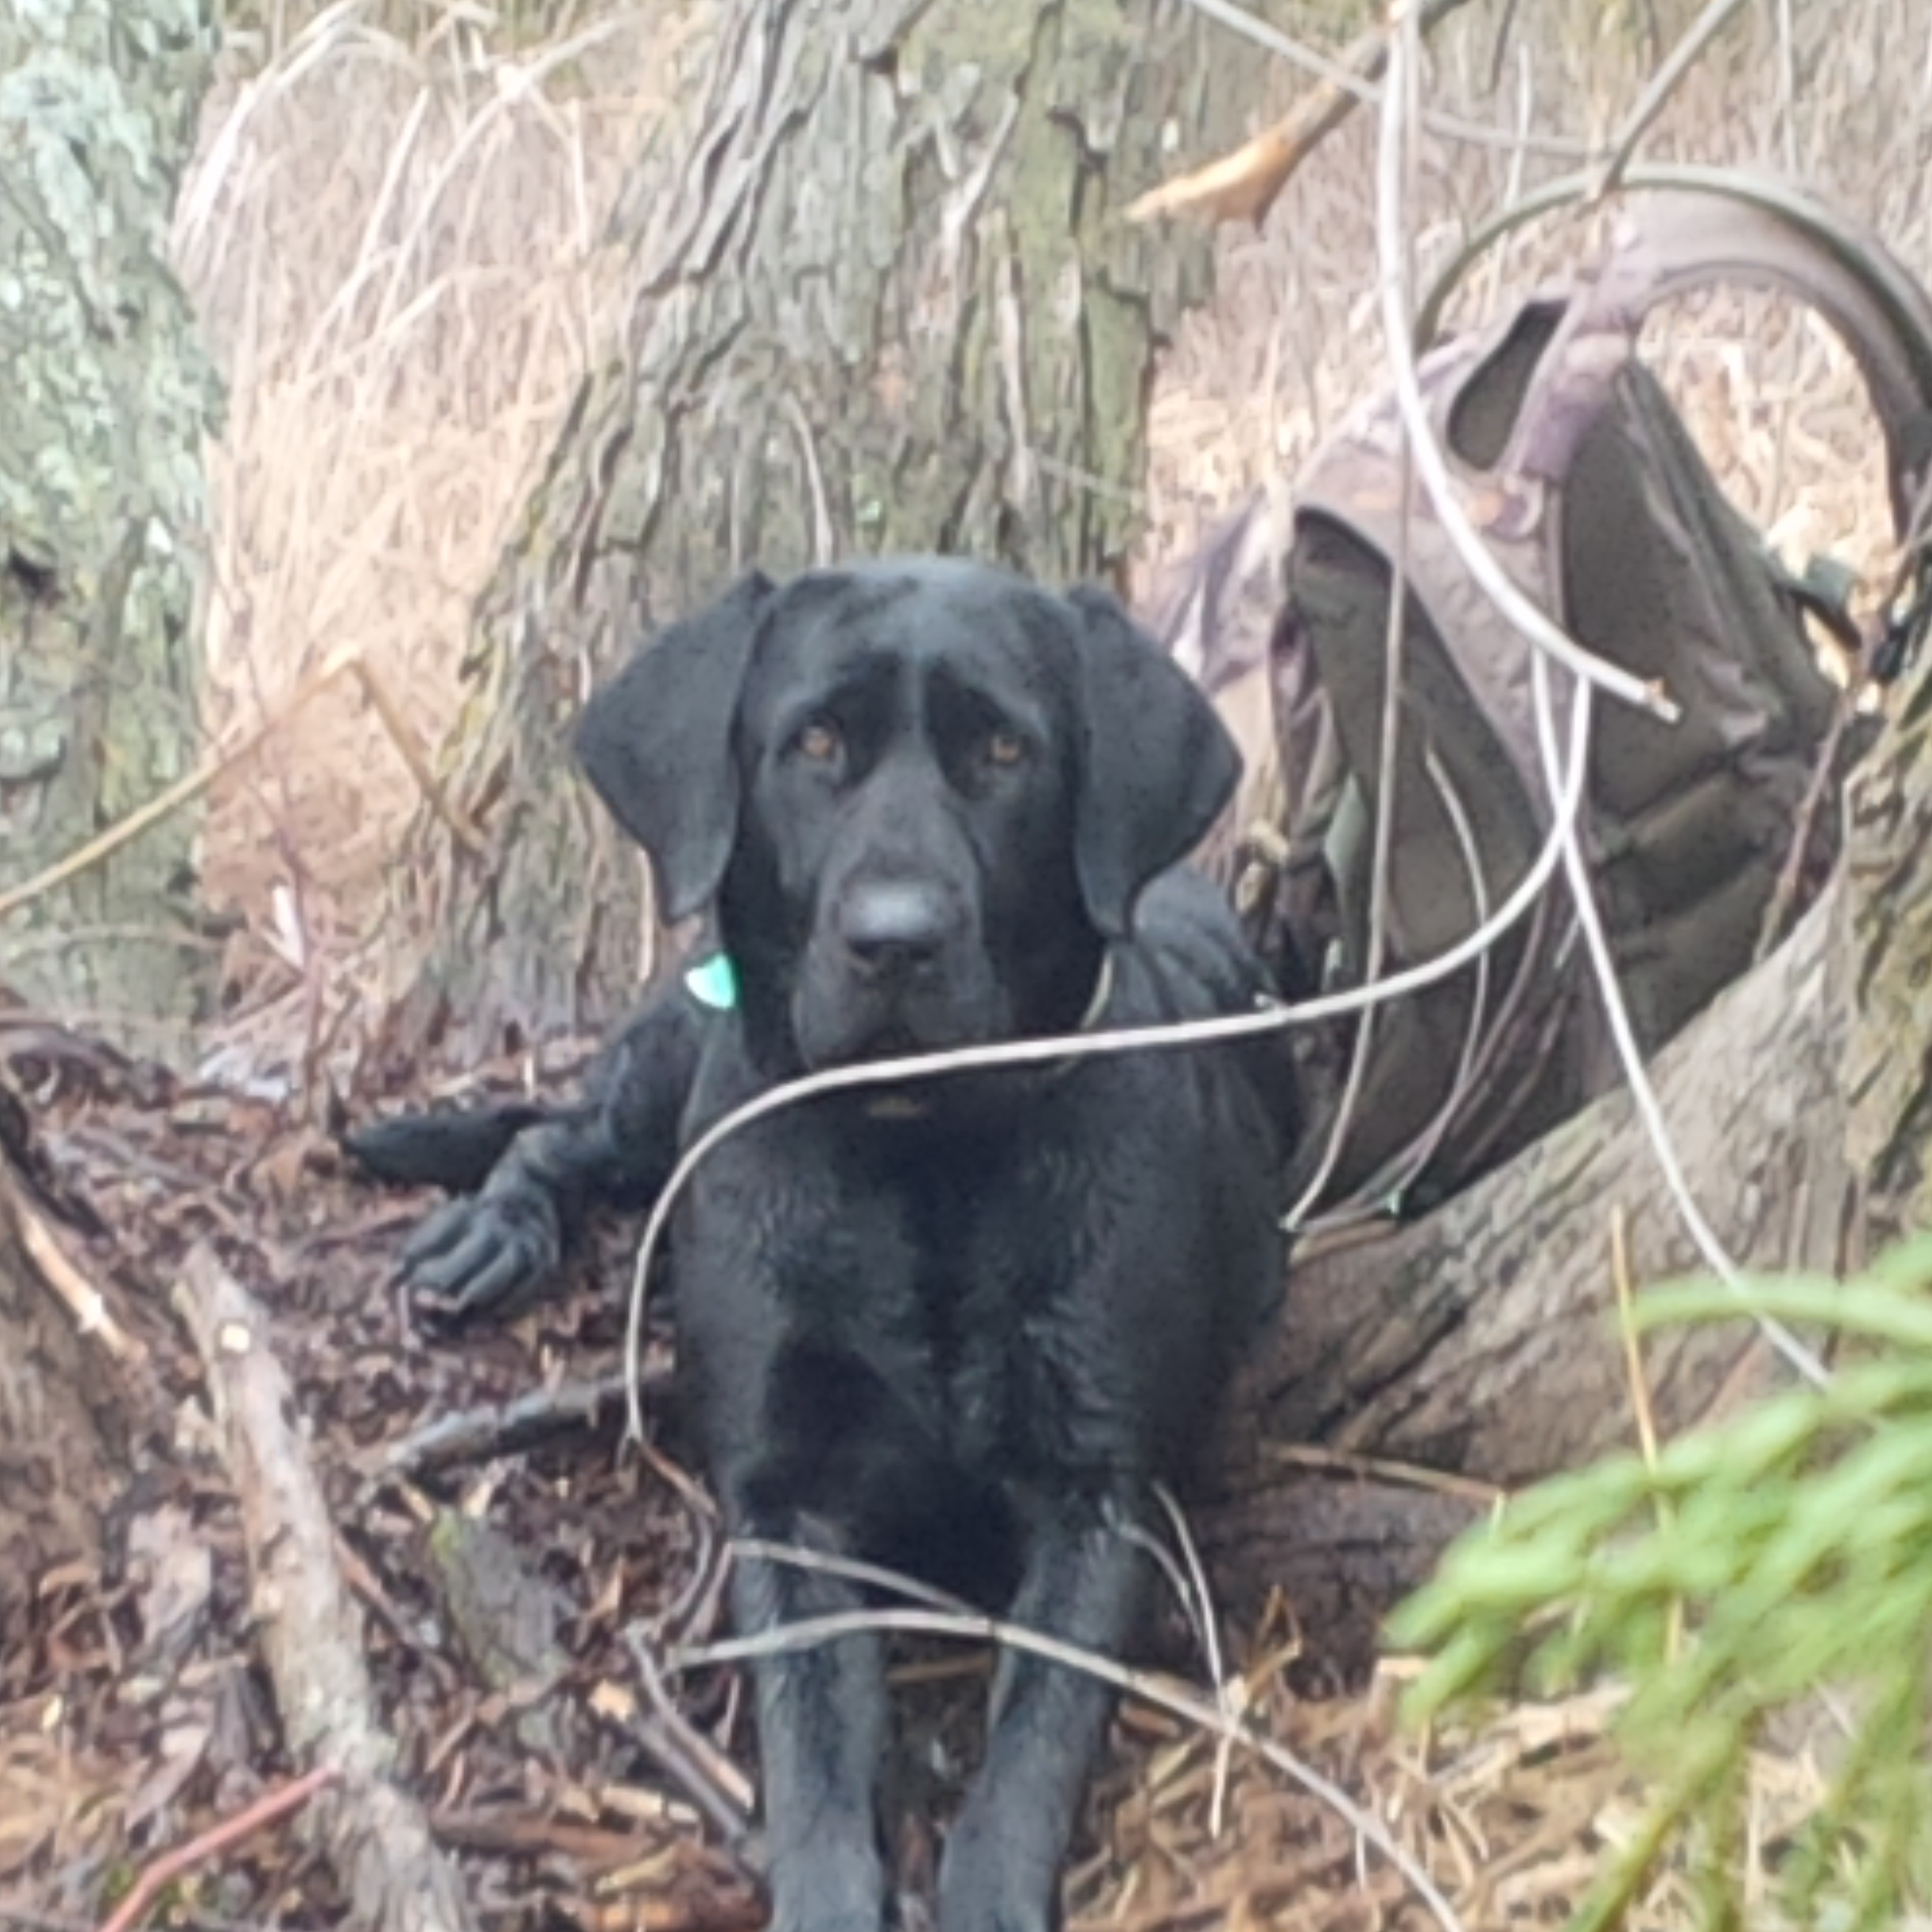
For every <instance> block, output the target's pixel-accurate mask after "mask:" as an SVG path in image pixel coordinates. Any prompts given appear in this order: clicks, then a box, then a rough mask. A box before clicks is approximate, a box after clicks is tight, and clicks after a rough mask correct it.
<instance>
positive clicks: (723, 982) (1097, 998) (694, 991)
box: [684, 952, 1114, 1033]
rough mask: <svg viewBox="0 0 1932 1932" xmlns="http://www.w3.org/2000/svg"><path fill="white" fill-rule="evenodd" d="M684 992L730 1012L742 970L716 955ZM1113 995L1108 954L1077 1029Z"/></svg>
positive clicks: (1093, 1023)
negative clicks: (739, 971) (739, 970)
mask: <svg viewBox="0 0 1932 1932" xmlns="http://www.w3.org/2000/svg"><path fill="white" fill-rule="evenodd" d="M684 990H685V991H686V992H687V993H688V994H690V995H691V998H693V999H695V1001H696V1002H698V1005H700V1006H709V1007H710V1009H711V1010H712V1011H713V1013H729V1012H730V1011H731V1010H732V1008H733V1007H735V1006H736V1005H737V1004H738V968H736V966H735V965H734V964H732V957H731V955H730V954H729V953H710V954H709V955H707V956H706V957H705V958H703V959H701V960H698V963H697V964H695V966H691V967H690V968H687V970H686V972H685V974H684ZM1113 996H1114V955H1113V953H1111V952H1107V953H1102V954H1101V956H1100V971H1099V973H1098V974H1097V975H1095V979H1094V989H1093V992H1092V993H1091V995H1090V996H1089V997H1088V1002H1087V1009H1086V1011H1085V1012H1084V1013H1082V1014H1081V1015H1080V1024H1079V1025H1078V1026H1077V1027H1076V1028H1075V1029H1074V1030H1075V1031H1076V1032H1080V1033H1091V1032H1092V1031H1093V1030H1094V1028H1095V1027H1097V1026H1098V1025H1099V1024H1100V1020H1101V1017H1102V1016H1103V1014H1104V1013H1106V1006H1107V1002H1108V1001H1109V1000H1110V999H1111V998H1113Z"/></svg>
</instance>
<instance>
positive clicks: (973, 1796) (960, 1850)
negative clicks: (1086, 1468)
mask: <svg viewBox="0 0 1932 1932" xmlns="http://www.w3.org/2000/svg"><path fill="white" fill-rule="evenodd" d="M1148 1580H1149V1578H1148V1559H1147V1557H1146V1556H1145V1555H1144V1552H1142V1551H1141V1550H1140V1548H1138V1547H1136V1545H1135V1544H1133V1543H1132V1542H1130V1541H1128V1539H1127V1538H1126V1537H1124V1536H1122V1535H1121V1533H1119V1532H1118V1530H1117V1529H1114V1528H1113V1527H1112V1526H1110V1523H1109V1522H1108V1521H1107V1520H1106V1516H1105V1515H1104V1514H1103V1511H1102V1510H1101V1509H1100V1508H1099V1507H1098V1506H1097V1505H1092V1504H1084V1505H1079V1506H1071V1507H1065V1508H1062V1509H1061V1510H1060V1511H1056V1512H1055V1513H1054V1515H1052V1516H1050V1518H1048V1519H1047V1521H1046V1522H1044V1523H1043V1524H1041V1525H1039V1526H1038V1527H1036V1528H1035V1531H1034V1533H1033V1536H1032V1541H1031V1546H1030V1549H1029V1553H1028V1559H1027V1566H1026V1570H1025V1573H1024V1576H1023V1577H1022V1578H1021V1581H1020V1589H1019V1592H1018V1593H1017V1596H1016V1597H1015V1598H1014V1600H1013V1610H1012V1619H1013V1622H1014V1623H1018V1624H1021V1625H1023V1626H1024V1627H1026V1628H1028V1629H1030V1630H1034V1631H1039V1633H1040V1634H1042V1635H1044V1636H1050V1637H1054V1638H1058V1639H1059V1640H1060V1641H1061V1642H1063V1643H1066V1644H1069V1645H1071V1646H1075V1647H1076V1648H1078V1649H1084V1650H1091V1651H1095V1652H1097V1653H1099V1654H1100V1655H1102V1656H1103V1657H1114V1658H1118V1657H1119V1656H1120V1654H1121V1652H1122V1650H1123V1649H1125V1647H1126V1646H1127V1645H1128V1644H1129V1642H1131V1641H1132V1639H1133V1636H1134V1634H1135V1633H1136V1630H1137V1629H1138V1627H1139V1625H1140V1618H1141V1616H1142V1613H1143V1611H1144V1607H1145V1604H1146V1600H1147V1594H1148ZM1113 1705H1114V1693H1113V1691H1112V1690H1111V1688H1110V1687H1109V1686H1108V1685H1106V1684H1105V1683H1102V1682H1101V1681H1100V1680H1099V1679H1097V1678H1095V1677H1091V1676H1087V1675H1085V1674H1084V1673H1083V1672H1077V1671H1073V1670H1069V1669H1067V1668H1065V1667H1064V1666H1062V1665H1061V1664H1050V1663H1048V1662H1047V1661H1046V1660H1045V1659H1044V1658H1042V1657H1036V1656H1034V1655H1032V1654H1031V1653H1023V1652H1019V1651H1008V1652H1006V1653H1005V1654H1004V1655H1003V1656H1002V1658H1001V1660H1000V1666H999V1671H998V1675H997V1676H996V1677H995V1679H994V1688H993V1699H992V1709H991V1713H990V1722H989V1725H988V1730H987V1752H986V1761H985V1762H984V1763H983V1765H981V1767H980V1769H979V1775H978V1776H977V1777H976V1778H975V1780H974V1782H973V1785H972V1790H971V1792H969V1793H968V1796H967V1799H966V1803H965V1804H964V1806H963V1807H961V1809H960V1814H959V1817H958V1818H957V1821H956V1822H955V1823H954V1825H953V1829H952V1831H951V1833H949V1836H948V1837H947V1840H946V1848H945V1856H944V1859H943V1860H942V1863H941V1866H940V1871H939V1925H940V1932H1049V1929H1050V1927H1052V1926H1055V1925H1057V1924H1058V1922H1059V1915H1060V1914H1059V1902H1060V1868H1061V1862H1062V1860H1063V1859H1065V1855H1066V1848H1067V1843H1068V1840H1069V1839H1070V1838H1071V1837H1072V1836H1073V1827H1074V1824H1075V1822H1076V1820H1077V1819H1078V1818H1079V1815H1080V1801H1081V1799H1082V1797H1083V1796H1084V1793H1085V1791H1086V1788H1087V1778H1088V1772H1089V1770H1090V1769H1091V1766H1092V1764H1093V1760H1094V1758H1095V1754H1096V1752H1097V1750H1098V1749H1099V1744H1100V1740H1101V1737H1102V1735H1103V1732H1105V1730H1106V1721H1107V1717H1108V1715H1109V1713H1110V1711H1111V1710H1112V1709H1113Z"/></svg>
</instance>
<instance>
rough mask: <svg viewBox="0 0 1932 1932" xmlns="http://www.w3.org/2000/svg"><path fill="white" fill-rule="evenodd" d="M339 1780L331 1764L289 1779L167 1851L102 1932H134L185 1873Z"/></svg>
mask: <svg viewBox="0 0 1932 1932" xmlns="http://www.w3.org/2000/svg"><path fill="white" fill-rule="evenodd" d="M334 1781H335V1767H334V1766H333V1765H316V1768H315V1769H313V1771H308V1772H305V1773H303V1774H302V1776H301V1777H298V1778H291V1779H290V1780H289V1781H288V1782H287V1783H286V1784H282V1785H280V1786H278V1787H277V1788H276V1789H275V1790H274V1791H271V1792H264V1794H263V1795H262V1796H260V1798H257V1799H256V1800H255V1802H254V1803H253V1804H252V1805H249V1806H248V1807H245V1809H244V1810H240V1811H238V1812H237V1813H236V1814H235V1815H234V1817H233V1818H224V1819H223V1820H222V1822H220V1823H219V1825H210V1826H209V1827H208V1829H207V1830H206V1831H204V1832H202V1833H200V1834H198V1835H197V1837H193V1838H191V1839H189V1841H188V1842H187V1844H184V1845H177V1846H176V1847H175V1848H174V1850H173V1851H172V1852H163V1854H162V1855H161V1856H160V1857H159V1858H158V1859H155V1861H154V1862H153V1863H152V1864H151V1865H149V1866H148V1867H147V1868H146V1869H145V1870H144V1871H143V1872H142V1874H141V1875H140V1878H137V1879H136V1880H135V1881H134V1886H133V1890H132V1891H130V1892H129V1893H128V1895H127V1896H126V1897H125V1898H124V1899H123V1900H122V1901H121V1903H120V1904H118V1906H116V1907H115V1908H114V1911H112V1912H111V1913H110V1915H108V1916H107V1918H106V1919H103V1920H102V1922H101V1928H100V1932H131V1929H132V1928H133V1926H137V1925H139V1924H140V1922H141V1920H142V1919H144V1918H145V1917H146V1916H147V1915H148V1908H149V1907H150V1906H152V1904H154V1902H155V1898H156V1896H158V1895H159V1893H160V1891H161V1889H162V1888H163V1886H164V1885H171V1884H173V1882H174V1881H175V1880H176V1879H177V1878H180V1877H181V1876H182V1874H183V1873H185V1872H190V1871H193V1870H194V1868H195V1867H196V1866H197V1865H205V1864H206V1863H208V1860H209V1859H212V1858H215V1857H218V1856H219V1855H220V1854H221V1853H223V1852H226V1851H227V1849H228V1848H230V1846H231V1845H238V1844H241V1841H242V1840H243V1839H245V1838H249V1837H253V1836H254V1834H255V1833H256V1832H258V1831H262V1830H264V1829H266V1828H267V1827H268V1826H269V1825H274V1824H278V1823H279V1822H281V1820H282V1819H283V1818H287V1817H289V1816H290V1815H291V1814H293V1813H294V1812H296V1811H298V1810H301V1807H303V1806H304V1805H305V1804H306V1803H308V1802H309V1799H311V1798H313V1796H314V1795H316V1792H319V1791H320V1790H321V1789H322V1788H323V1787H324V1785H325V1784H332V1783H333V1782H334Z"/></svg>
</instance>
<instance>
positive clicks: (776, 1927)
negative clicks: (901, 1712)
mask: <svg viewBox="0 0 1932 1932" xmlns="http://www.w3.org/2000/svg"><path fill="white" fill-rule="evenodd" d="M756 1533H758V1535H760V1536H761V1537H764V1538H766V1539H768V1540H769V1541H788V1542H792V1543H798V1542H802V1541H816V1539H811V1538H810V1537H809V1533H803V1534H802V1533H800V1531H799V1529H798V1528H797V1526H794V1525H787V1526H777V1527H775V1528H774V1527H773V1526H762V1527H761V1528H760V1529H758V1531H757V1532H756ZM859 1608H861V1600H860V1597H859V1592H858V1591H857V1589H856V1588H854V1587H853V1586H852V1585H851V1584H850V1583H848V1582H845V1581H844V1579H842V1578H837V1577H833V1576H828V1575H825V1574H821V1573H818V1572H814V1571H809V1570H803V1569H799V1568H796V1567H792V1566H791V1565H788V1564H784V1563H772V1562H769V1561H766V1559H762V1558H759V1557H754V1556H743V1557H740V1558H739V1559H738V1563H737V1567H736V1571H735V1572H734V1574H733V1577H732V1616H733V1619H734V1621H735V1622H736V1626H737V1628H738V1631H739V1634H741V1635H743V1636H747V1637H750V1636H755V1635H757V1634H759V1633H760V1632H762V1631H772V1630H774V1629H776V1628H777V1627H779V1626H781V1625H783V1624H786V1623H796V1622H798V1621H799V1620H801V1619H805V1618H808V1617H821V1616H833V1615H835V1614H837V1613H838V1612H842V1611H848V1610H856V1609H859ZM753 1668H754V1678H755V1681H756V1683H757V1686H758V1756H759V1761H760V1765H761V1768H762V1776H763V1785H764V1812H765V1829H766V1838H767V1840H768V1842H769V1852H770V1859H771V1890H772V1908H773V1918H772V1924H773V1932H879V1928H880V1926H882V1924H883V1923H884V1922H885V1913H886V1873H885V1866H884V1863H883V1861H882V1858H881V1855H880V1848H879V1826H878V1773H879V1762H880V1754H881V1752H882V1750H883V1747H884V1744H885V1738H886V1672H885V1658H884V1653H883V1652H882V1649H881V1648H880V1644H879V1640H878V1638H877V1637H875V1636H871V1635H863V1636H853V1637H842V1638H838V1639H837V1641H836V1642H831V1643H826V1644H821V1645H818V1646H814V1648H812V1649H807V1650H800V1651H795V1652H791V1653H783V1652H781V1653H778V1654H777V1655H773V1656H770V1657H761V1658H759V1659H758V1661H756V1663H755V1664H754V1667H753Z"/></svg>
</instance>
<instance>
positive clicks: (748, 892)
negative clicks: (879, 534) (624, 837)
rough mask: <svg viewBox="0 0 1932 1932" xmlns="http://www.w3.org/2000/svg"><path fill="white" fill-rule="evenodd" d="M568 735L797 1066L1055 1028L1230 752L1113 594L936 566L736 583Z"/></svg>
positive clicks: (1072, 1018)
mask: <svg viewBox="0 0 1932 1932" xmlns="http://www.w3.org/2000/svg"><path fill="white" fill-rule="evenodd" d="M577 746H578V755H579V757H580V758H582V762H583V765H584V768H585V769H586V772H587V773H588V774H589V776H590V781H591V783H592V784H593V785H594V786H595V787H596V788H597V792H598V793H599V795H600V796H601V797H602V799H604V802H605V804H606V805H608V807H609V808H610V810H611V811H612V813H613V814H615V816H616V818H617V820H618V822H619V823H620V824H621V825H622V826H623V827H624V829H626V830H627V832H629V833H631V836H632V837H634V838H635V839H636V840H637V841H638V842H639V843H640V844H642V845H643V846H644V848H646V851H647V852H649V853H650V856H651V859H652V863H653V867H655V870H656V873H657V883H658V890H659V895H660V899H661V909H662V910H663V912H665V915H666V916H668V918H670V919H681V918H683V917H686V916H687V915H690V914H691V913H694V912H698V911H699V910H701V909H702V908H705V907H706V906H708V905H713V904H715V906H716V908H717V918H718V926H719V930H720V934H721V938H723V940H724V942H725V945H726V947H727V949H728V951H729V952H730V953H732V956H733V957H734V959H735V960H736V963H737V965H738V968H739V977H740V981H741V983H743V987H744V989H745V997H746V1002H747V1010H749V1009H751V1005H752V1004H753V1002H754V1000H758V999H762V1000H763V1001H765V1002H767V1003H768V1004H770V1003H773V1002H777V1003H781V1004H782V1006H783V1009H784V1012H783V1018H784V1021H785V1023H786V1024H788V1027H789V1029H790V1032H791V1033H792V1037H793V1039H794V1041H795V1042H796V1047H797V1050H798V1051H799V1055H800V1056H801V1058H803V1061H804V1062H805V1063H806V1064H807V1065H808V1066H822V1065H831V1064H834V1063H836V1062H838V1061H845V1060H852V1059H856V1058H863V1057H866V1056H868V1055H873V1054H883V1053H890V1052H897V1051H916V1050H927V1049H933V1048H939V1047H953V1046H960V1045H964V1044H969V1043H975V1042H979V1041H984V1040H988V1039H1000V1038H1004V1037H1007V1036H1009V1035H1020V1034H1027V1033H1037V1032H1050V1031H1054V1030H1058V1029H1060V1028H1066V1027H1070V1026H1072V1025H1074V1024H1076V1023H1077V1021H1078V1020H1079V1018H1080V1015H1081V1013H1082V1011H1083V1010H1084V1007H1085V1005H1086V1004H1087V1002H1088V999H1089V998H1090V997H1091V994H1092V992H1093V990H1094V985H1095V976H1096V975H1097V974H1098V972H1099V965H1100V961H1101V959H1102V957H1103V952H1104V949H1105V945H1106V941H1107V940H1108V939H1110V938H1116V937H1118V936H1120V935H1121V934H1124V933H1125V931H1126V930H1128V928H1129V922H1130V920H1131V919H1132V916H1133V906H1134V902H1135V900H1136V897H1137V896H1138V895H1139V893H1140V889H1141V888H1142V887H1143V886H1144V885H1145V884H1146V883H1147V882H1148V880H1150V879H1151V878H1153V877H1154V875H1155V874H1156V873H1158V872H1160V871H1163V870H1164V869H1165V868H1166V867H1168V866H1170V865H1171V864H1173V863H1174V862H1175V861H1176V860H1177V859H1180V858H1181V856H1183V855H1184V854H1185V852H1187V851H1188V850H1189V848H1191V847H1192V846H1193V844H1195V843H1196V841H1198V840H1199V839H1200V837H1201V835H1202V834H1203V833H1204V832H1205V831H1206V830H1207V827H1208V826H1209V825H1210V824H1211V822H1212V821H1213V819H1214V818H1215V814H1217V813H1218V812H1219V811H1220V809H1221V807H1222V805H1223V804H1224V803H1226V800H1227V799H1228V797H1229V796H1230V793H1231V792H1232V791H1233V789H1234V784H1235V781H1236V779H1237V777H1238V775H1239V762H1240V761H1239V758H1238V756H1237V754H1236V752H1235V750H1234V746H1233V743H1232V742H1231V741H1230V739H1229V737H1228V736H1227V734H1226V732H1225V731H1224V730H1223V729H1222V726H1221V724H1220V722H1219V719H1218V718H1217V717H1215V713H1214V711H1213V709H1212V708H1211V706H1209V705H1208V703H1207V701H1206V700H1205V699H1204V698H1203V697H1202V696H1201V695H1200V693H1199V691H1196V689H1195V687H1193V685H1192V684H1191V683H1189V681H1188V680H1187V679H1186V678H1185V676H1183V675H1182V674H1181V672H1179V671H1178V670H1177V669H1176V668H1175V667H1174V665H1173V664H1172V663H1170V661H1169V660H1168V659H1167V657H1166V656H1165V655H1164V654H1163V653H1162V652H1161V651H1160V650H1159V649H1158V647H1157V646H1155V644H1154V643H1153V642H1151V639H1149V638H1147V637H1145V636H1144V635H1142V634H1141V633H1140V631H1137V630H1136V628H1135V627H1134V626H1133V624H1132V623H1130V622H1129V620H1128V618H1127V617H1126V616H1125V613H1124V612H1122V611H1121V608H1120V606H1119V605H1118V604H1117V603H1116V602H1115V601H1114V600H1113V598H1111V597H1109V596H1107V595H1106V594H1105V593H1102V592H1098V591H1091V590H1076V591H1074V592H1073V593H1070V594H1069V595H1066V596H1064V597H1062V596H1057V595H1054V594H1053V593H1050V592H1048V591H1046V590H1040V589H1039V588H1037V587H1036V586H1033V585H1032V584H1029V583H1028V582H1024V580H1022V579H1020V578H1017V577H1014V576H1012V575H1009V574H1007V573H1006V572H1005V571H998V570H994V569H991V568H989V567H985V566H982V565H977V564H968V563H964V562H958V561H952V560H938V559H913V560H889V561H886V562H882V563H875V564H863V565H859V566H856V567H851V568H847V569H839V570H826V571H812V572H809V573H807V575H803V576H800V577H797V578H793V579H792V581H791V582H788V583H786V584H784V585H782V586H780V585H775V584H773V582H770V581H769V579H768V578H765V577H763V576H761V575H751V576H749V577H747V578H744V579H743V581H742V582H739V584H738V585H737V586H736V587H735V588H734V589H733V590H732V591H731V592H730V593H728V595H727V596H725V597H724V598H723V599H722V600H721V601H719V602H718V603H717V604H715V605H713V606H712V607H711V608H710V609H709V610H707V611H706V612H703V613H702V614H701V615H700V616H696V617H693V618H691V619H689V620H686V621H685V622H683V623H677V624H673V625H672V626H671V627H669V628H668V630H666V631H665V632H664V633H663V634H662V635H661V636H659V637H658V638H655V639H654V640H653V641H652V642H650V643H649V644H648V645H647V646H646V647H645V648H644V649H642V650H640V651H639V652H638V654H637V656H636V657H635V658H634V659H633V660H632V661H631V664H630V665H628V666H627V668H625V669H624V671H623V672H622V673H621V674H620V676H618V677H617V678H616V680H613V682H612V683H611V684H610V685H608V687H606V688H605V690H603V691H601V692H600V693H598V694H597V695H596V696H595V697H593V699H592V700H591V702H590V706H589V707H588V708H587V710H586V712H585V714H584V717H583V720H582V725H581V726H580V728H579V730H578V739H577Z"/></svg>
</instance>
